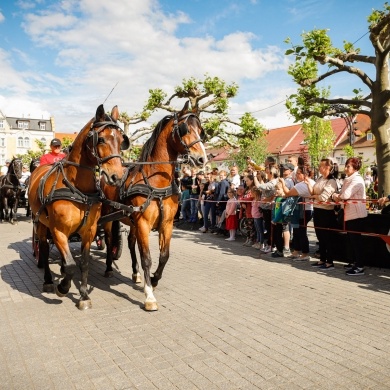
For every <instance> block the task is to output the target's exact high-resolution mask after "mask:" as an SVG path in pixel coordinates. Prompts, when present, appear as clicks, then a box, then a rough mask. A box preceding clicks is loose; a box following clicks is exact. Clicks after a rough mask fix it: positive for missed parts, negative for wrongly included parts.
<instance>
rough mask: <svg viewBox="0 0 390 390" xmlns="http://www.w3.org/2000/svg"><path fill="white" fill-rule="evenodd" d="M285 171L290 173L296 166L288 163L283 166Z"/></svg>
mask: <svg viewBox="0 0 390 390" xmlns="http://www.w3.org/2000/svg"><path fill="white" fill-rule="evenodd" d="M283 169H289V170H290V171H293V170H294V169H295V167H294V165H292V164H290V163H287V164H283Z"/></svg>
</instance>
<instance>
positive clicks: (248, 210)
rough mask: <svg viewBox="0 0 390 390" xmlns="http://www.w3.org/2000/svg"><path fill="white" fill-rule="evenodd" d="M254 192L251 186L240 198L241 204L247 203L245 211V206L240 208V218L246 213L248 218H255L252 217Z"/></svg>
mask: <svg viewBox="0 0 390 390" xmlns="http://www.w3.org/2000/svg"><path fill="white" fill-rule="evenodd" d="M253 199H254V198H253V196H252V192H251V190H250V189H249V188H247V189H246V191H245V194H244V196H242V197H241V198H239V200H240V203H241V204H245V211H243V208H242V207H241V209H240V218H242V217H243V216H244V215H245V216H246V217H247V218H253V217H252V201H253ZM243 213H245V214H243Z"/></svg>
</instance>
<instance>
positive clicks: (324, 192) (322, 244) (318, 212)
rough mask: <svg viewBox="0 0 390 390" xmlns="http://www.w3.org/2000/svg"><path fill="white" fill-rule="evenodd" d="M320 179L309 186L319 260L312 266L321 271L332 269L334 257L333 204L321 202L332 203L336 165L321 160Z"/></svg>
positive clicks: (334, 190) (335, 184) (327, 159)
mask: <svg viewBox="0 0 390 390" xmlns="http://www.w3.org/2000/svg"><path fill="white" fill-rule="evenodd" d="M318 170H319V172H320V175H321V176H320V178H319V179H318V180H317V181H316V183H315V184H314V187H312V188H311V187H310V186H309V190H310V192H311V193H312V196H311V198H312V199H313V200H314V213H313V221H314V228H315V232H316V236H317V239H318V242H319V251H320V260H319V261H317V262H315V263H314V264H312V267H318V268H319V269H321V270H332V269H334V264H333V260H334V256H335V241H336V240H335V238H336V236H335V230H336V229H337V223H336V216H335V212H334V204H329V203H328V204H327V203H322V202H329V201H332V195H333V194H334V193H335V192H336V191H337V182H336V177H337V176H338V173H339V172H338V168H337V164H334V163H333V161H332V160H331V159H330V158H323V159H322V160H321V161H320V166H319V168H318Z"/></svg>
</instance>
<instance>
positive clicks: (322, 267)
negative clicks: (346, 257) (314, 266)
mask: <svg viewBox="0 0 390 390" xmlns="http://www.w3.org/2000/svg"><path fill="white" fill-rule="evenodd" d="M318 269H320V270H321V271H330V270H332V269H334V264H330V265H328V266H327V265H326V263H324V264H321V265H320V266H319V267H318Z"/></svg>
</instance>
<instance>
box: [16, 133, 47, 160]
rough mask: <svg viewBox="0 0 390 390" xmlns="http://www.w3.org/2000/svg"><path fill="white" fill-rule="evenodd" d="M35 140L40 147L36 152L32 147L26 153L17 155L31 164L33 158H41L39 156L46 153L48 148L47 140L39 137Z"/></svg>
mask: <svg viewBox="0 0 390 390" xmlns="http://www.w3.org/2000/svg"><path fill="white" fill-rule="evenodd" d="M34 141H35V143H36V144H37V146H38V148H39V150H38V151H35V152H34V151H32V150H31V149H30V150H28V151H27V153H25V154H18V155H16V157H18V158H20V159H21V160H22V162H23V164H27V165H30V163H31V160H34V159H36V158H39V157H41V156H42V155H43V154H44V153H45V150H46V144H45V142H43V141H41V140H39V139H35V140H34Z"/></svg>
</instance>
